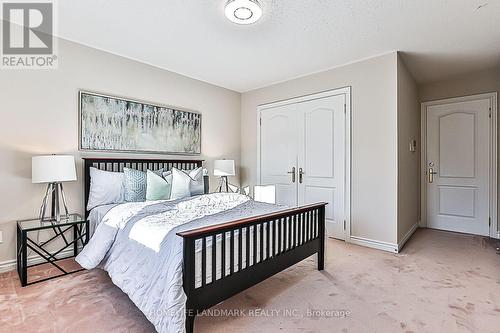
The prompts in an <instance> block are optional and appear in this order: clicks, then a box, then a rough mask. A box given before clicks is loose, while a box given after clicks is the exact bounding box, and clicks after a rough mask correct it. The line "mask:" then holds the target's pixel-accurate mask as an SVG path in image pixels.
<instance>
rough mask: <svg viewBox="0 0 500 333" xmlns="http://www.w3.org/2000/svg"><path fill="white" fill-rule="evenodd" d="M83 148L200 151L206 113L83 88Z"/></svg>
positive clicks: (80, 132) (80, 113)
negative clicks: (203, 114) (203, 120)
mask: <svg viewBox="0 0 500 333" xmlns="http://www.w3.org/2000/svg"><path fill="white" fill-rule="evenodd" d="M78 120H79V124H78V147H79V150H81V151H93V152H117V153H120V152H121V153H153V154H166V155H200V154H201V128H202V126H201V125H202V115H201V113H199V112H196V111H190V110H185V109H181V108H177V107H172V106H167V105H161V104H157V103H151V102H146V101H141V100H136V99H130V98H125V97H119V96H113V95H107V94H101V93H97V92H92V91H87V90H80V91H79V92H78Z"/></svg>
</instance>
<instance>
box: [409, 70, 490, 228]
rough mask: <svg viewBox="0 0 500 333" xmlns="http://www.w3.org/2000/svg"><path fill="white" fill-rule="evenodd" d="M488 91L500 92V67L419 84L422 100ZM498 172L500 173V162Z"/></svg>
mask: <svg viewBox="0 0 500 333" xmlns="http://www.w3.org/2000/svg"><path fill="white" fill-rule="evenodd" d="M488 92H497V93H498V92H500V68H492V69H489V70H485V71H481V72H476V73H471V74H467V75H462V76H458V77H455V78H452V79H449V80H444V81H439V82H433V83H427V84H423V85H420V86H419V95H420V101H421V102H426V101H433V100H437V99H444V98H451V97H460V96H467V95H475V94H482V93H488ZM497 103H498V99H497ZM497 110H498V105H497ZM499 121H500V120H499ZM499 125H500V123H499ZM499 153H500V152H499ZM499 156H500V155H499ZM498 172H499V174H500V164H499V170H498ZM499 188H500V186H499ZM499 197H500V196H499ZM497 232H500V220H498V221H497Z"/></svg>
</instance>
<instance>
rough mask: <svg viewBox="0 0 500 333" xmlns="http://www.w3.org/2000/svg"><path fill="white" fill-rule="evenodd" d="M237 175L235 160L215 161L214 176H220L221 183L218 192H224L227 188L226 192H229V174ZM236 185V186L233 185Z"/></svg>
mask: <svg viewBox="0 0 500 333" xmlns="http://www.w3.org/2000/svg"><path fill="white" fill-rule="evenodd" d="M234 175H236V172H235V168H234V160H215V161H214V176H219V177H220V183H219V186H218V187H217V190H216V191H217V192H222V189H223V188H225V190H226V192H229V185H230V184H229V182H228V181H227V177H228V176H234ZM232 187H234V186H232Z"/></svg>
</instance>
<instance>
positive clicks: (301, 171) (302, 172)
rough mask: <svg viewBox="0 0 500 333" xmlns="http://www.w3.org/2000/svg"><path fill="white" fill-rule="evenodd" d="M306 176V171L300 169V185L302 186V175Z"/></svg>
mask: <svg viewBox="0 0 500 333" xmlns="http://www.w3.org/2000/svg"><path fill="white" fill-rule="evenodd" d="M303 174H305V172H304V170H302V168H299V183H300V184H302V175H303Z"/></svg>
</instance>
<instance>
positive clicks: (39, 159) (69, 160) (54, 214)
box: [31, 155, 76, 222]
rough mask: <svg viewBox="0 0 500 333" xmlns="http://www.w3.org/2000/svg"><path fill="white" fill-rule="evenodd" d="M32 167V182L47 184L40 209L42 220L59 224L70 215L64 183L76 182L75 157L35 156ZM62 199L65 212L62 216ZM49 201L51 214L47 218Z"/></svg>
mask: <svg viewBox="0 0 500 333" xmlns="http://www.w3.org/2000/svg"><path fill="white" fill-rule="evenodd" d="M31 167H32V168H31V182H32V183H33V184H44V183H46V184H47V191H46V192H45V197H44V198H43V201H42V206H41V207H40V220H41V221H54V220H55V221H58V222H59V221H60V220H61V218H64V217H67V216H68V215H69V214H68V206H67V204H66V196H65V195H64V189H63V185H62V183H63V182H69V181H75V180H76V168H75V157H74V156H70V155H45V156H33V157H32V159H31ZM61 199H62V204H63V207H64V212H65V215H62V216H61V211H60V202H61ZM49 201H50V214H49V215H48V216H46V215H45V214H46V212H47V206H48V205H49Z"/></svg>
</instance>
